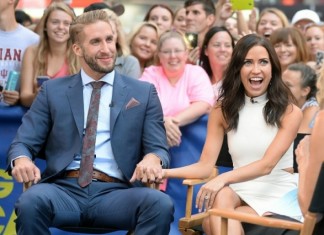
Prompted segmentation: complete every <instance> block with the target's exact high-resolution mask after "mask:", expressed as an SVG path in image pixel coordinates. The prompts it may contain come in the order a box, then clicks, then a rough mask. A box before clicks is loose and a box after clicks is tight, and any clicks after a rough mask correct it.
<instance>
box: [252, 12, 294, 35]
mask: <svg viewBox="0 0 324 235" xmlns="http://www.w3.org/2000/svg"><path fill="white" fill-rule="evenodd" d="M288 26H289V21H288V18H287V16H286V15H285V13H283V12H282V11H281V10H279V9H277V8H273V7H271V8H265V9H263V10H262V11H261V13H260V17H259V20H258V21H257V24H256V30H257V33H258V34H260V35H262V36H265V37H267V38H269V37H270V35H271V34H272V32H273V31H275V30H276V29H279V28H285V27H288Z"/></svg>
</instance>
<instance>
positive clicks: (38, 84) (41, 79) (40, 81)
mask: <svg viewBox="0 0 324 235" xmlns="http://www.w3.org/2000/svg"><path fill="white" fill-rule="evenodd" d="M49 79H50V78H49V76H38V77H37V86H38V87H40V86H41V85H42V84H43V82H46V81H47V80H49Z"/></svg>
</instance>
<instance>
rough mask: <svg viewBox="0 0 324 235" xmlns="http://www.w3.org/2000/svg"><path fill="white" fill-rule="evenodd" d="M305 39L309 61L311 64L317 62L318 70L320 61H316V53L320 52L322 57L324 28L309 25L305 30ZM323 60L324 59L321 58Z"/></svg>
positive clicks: (323, 54)
mask: <svg viewBox="0 0 324 235" xmlns="http://www.w3.org/2000/svg"><path fill="white" fill-rule="evenodd" d="M305 38H306V44H307V49H308V53H309V54H308V55H309V58H308V60H309V61H312V62H313V63H316V62H318V64H317V65H318V66H319V67H318V68H317V67H316V66H315V68H316V69H319V68H320V66H321V63H320V60H319V61H316V53H317V52H322V56H324V28H323V26H320V25H316V24H311V25H309V26H307V27H306V28H305ZM323 59H324V58H323Z"/></svg>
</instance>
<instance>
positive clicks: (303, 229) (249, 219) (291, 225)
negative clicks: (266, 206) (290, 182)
mask: <svg viewBox="0 0 324 235" xmlns="http://www.w3.org/2000/svg"><path fill="white" fill-rule="evenodd" d="M323 188H324V163H322V166H321V171H320V174H319V176H318V180H317V183H316V186H315V190H314V195H313V198H312V200H311V203H310V207H309V210H308V211H307V213H306V215H305V216H304V222H303V223H299V222H292V221H288V220H283V219H276V218H269V217H263V216H258V215H252V214H248V213H243V212H239V211H234V210H229V209H217V208H214V209H210V210H209V211H208V213H209V215H210V216H219V217H220V218H221V235H227V234H228V220H229V219H233V220H238V221H241V222H245V223H250V224H256V225H261V226H265V227H273V228H283V229H290V230H297V231H300V233H299V234H300V235H312V234H313V231H314V228H315V225H316V222H317V221H318V218H320V217H321V216H322V214H323V212H324V203H323V196H324V195H323V193H324V192H323Z"/></svg>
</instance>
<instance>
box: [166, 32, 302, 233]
mask: <svg viewBox="0 0 324 235" xmlns="http://www.w3.org/2000/svg"><path fill="white" fill-rule="evenodd" d="M292 100H293V99H292V94H291V92H290V91H289V89H288V88H287V87H286V86H285V85H284V83H283V81H282V79H281V68H280V63H279V60H278V57H277V55H276V52H275V50H274V49H273V47H272V46H271V44H270V43H269V41H268V40H267V39H265V38H263V37H261V36H258V35H255V34H250V35H247V36H244V37H243V38H241V39H240V40H239V41H238V43H237V45H236V46H235V48H234V51H233V56H232V59H231V61H230V63H229V66H228V69H227V70H226V72H225V76H224V79H223V85H222V91H221V94H220V99H219V102H218V103H217V105H216V106H215V108H214V109H213V110H212V111H211V113H210V115H209V121H208V131H207V138H206V142H205V145H204V148H203V151H202V154H201V157H200V160H199V161H198V162H197V163H194V164H192V165H189V166H186V167H182V168H176V169H167V170H164V172H163V174H164V177H165V178H168V177H179V178H206V177H208V176H209V175H210V174H211V172H212V169H213V167H214V165H215V161H216V160H217V156H218V153H219V151H220V148H221V145H222V141H223V136H224V134H225V133H227V134H228V144H229V151H230V154H231V156H232V160H233V165H234V169H233V170H232V171H229V172H226V173H224V174H221V175H218V176H217V177H215V178H214V179H212V180H211V181H209V182H208V183H206V184H205V185H203V186H202V187H201V189H200V191H199V192H198V195H197V200H196V204H197V207H198V208H199V209H200V210H202V209H203V208H207V209H209V208H228V209H233V210H240V211H244V212H246V213H253V214H259V215H262V214H263V213H264V212H266V211H267V210H268V209H269V208H268V207H267V206H268V205H270V204H271V203H272V202H275V201H276V200H277V199H278V198H281V197H282V196H283V195H284V194H286V193H287V192H289V191H290V190H292V189H294V188H296V182H295V179H294V177H293V175H292V173H293V168H292V166H293V141H294V138H295V136H296V134H297V131H298V127H299V125H300V122H301V120H302V113H301V111H300V109H299V108H298V107H297V106H295V105H294V104H293V101H292ZM229 228H230V233H229V234H233V235H234V234H243V229H242V227H241V224H240V223H239V222H237V221H230V225H229ZM203 229H204V231H205V233H206V234H220V219H219V218H217V217H210V218H207V219H205V220H204V223H203Z"/></svg>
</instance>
